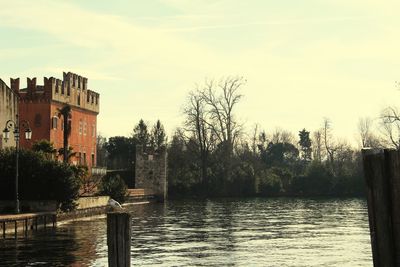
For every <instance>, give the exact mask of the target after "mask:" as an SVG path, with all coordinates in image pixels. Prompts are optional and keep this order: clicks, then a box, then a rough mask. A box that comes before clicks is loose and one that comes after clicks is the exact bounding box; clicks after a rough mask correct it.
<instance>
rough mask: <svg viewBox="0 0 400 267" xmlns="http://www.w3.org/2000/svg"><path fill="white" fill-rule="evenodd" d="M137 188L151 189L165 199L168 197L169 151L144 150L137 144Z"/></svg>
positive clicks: (157, 195)
mask: <svg viewBox="0 0 400 267" xmlns="http://www.w3.org/2000/svg"><path fill="white" fill-rule="evenodd" d="M135 165H136V166H135V188H142V189H146V190H150V191H152V192H153V193H154V195H155V196H156V197H157V198H158V200H159V201H164V200H165V199H166V198H167V152H166V151H165V150H164V151H160V152H152V151H144V149H143V147H142V146H140V145H138V146H136V161H135Z"/></svg>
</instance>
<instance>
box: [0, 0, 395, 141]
mask: <svg viewBox="0 0 400 267" xmlns="http://www.w3.org/2000/svg"><path fill="white" fill-rule="evenodd" d="M0 6H1V9H0V36H1V39H0V62H1V63H0V78H1V79H3V80H4V81H6V82H7V83H9V78H10V77H13V78H16V77H20V78H21V79H22V84H21V86H22V87H24V86H25V85H26V77H38V84H43V77H45V76H46V77H50V76H53V77H56V78H61V79H62V72H63V71H65V72H67V71H71V72H74V73H77V74H79V75H82V76H84V77H87V78H88V79H89V84H88V87H89V89H91V90H94V91H97V92H99V93H100V114H99V116H98V131H99V132H100V133H101V134H102V135H105V136H107V137H110V136H115V135H129V134H130V133H131V132H132V129H133V127H134V126H135V124H137V122H138V121H139V120H140V119H141V118H143V119H144V120H145V121H148V122H150V123H154V122H155V121H156V120H157V119H160V120H161V122H162V123H163V124H164V126H165V128H166V130H167V133H168V134H169V135H170V136H171V135H172V133H173V132H174V129H175V128H176V127H178V126H180V125H181V124H182V122H183V121H184V116H183V114H182V110H183V106H184V103H185V101H186V99H187V95H188V93H189V92H190V91H191V90H193V89H195V88H196V86H197V85H199V86H201V85H202V84H204V81H205V80H206V79H215V80H219V79H221V78H224V77H228V76H236V75H238V76H243V77H244V78H245V79H246V80H247V83H246V84H245V86H244V87H243V88H242V90H241V93H242V94H243V95H244V98H243V99H242V100H241V102H240V104H239V105H238V106H237V113H236V114H237V118H238V119H239V120H240V121H241V122H242V123H244V125H245V127H246V129H247V130H248V131H249V132H250V131H251V129H252V128H253V127H254V125H255V124H256V123H257V124H259V125H260V127H261V128H262V129H265V130H266V131H267V132H272V131H273V130H274V129H276V128H282V129H286V130H290V131H292V132H293V133H295V134H296V133H297V132H298V131H299V130H301V129H303V128H306V129H307V130H309V131H314V130H317V129H318V128H320V127H321V126H322V123H323V118H324V117H326V118H329V119H330V120H331V122H332V128H333V133H334V135H335V136H337V137H338V138H346V139H347V140H349V142H351V143H354V142H355V141H356V138H357V137H356V136H357V123H358V120H359V118H362V117H371V118H373V119H377V118H378V117H379V114H380V112H381V110H382V109H384V108H385V107H388V106H396V105H399V106H400V90H399V87H398V86H396V81H398V80H400V71H399V70H400V16H399V15H398V10H400V2H399V1H392V0H385V1H375V0H373V1H371V0H302V1H299V0H281V1H275V0H249V1H239V0H213V1H211V0H186V1H184V0H149V1H131V0H113V1H105V0H86V1H79V0H69V1H62V0H59V1H51V0H36V1H20V0H13V1H8V0H0Z"/></svg>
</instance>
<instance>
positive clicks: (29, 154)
mask: <svg viewBox="0 0 400 267" xmlns="http://www.w3.org/2000/svg"><path fill="white" fill-rule="evenodd" d="M18 162H19V169H18V170H19V179H18V188H19V198H20V200H56V201H57V202H58V204H59V207H60V209H61V210H63V211H68V210H72V209H74V207H75V200H76V199H77V198H78V193H79V188H80V182H79V179H77V178H76V176H75V175H74V172H73V170H72V169H71V167H70V166H68V165H67V164H64V163H60V162H58V161H53V160H49V159H47V158H46V157H45V156H44V155H43V153H38V152H34V151H30V150H23V149H21V150H20V152H19V161H18ZM0 183H1V185H2V186H1V187H0V199H1V200H14V199H15V195H14V192H15V189H14V188H15V151H14V150H11V149H3V150H0Z"/></svg>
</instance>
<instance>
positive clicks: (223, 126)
mask: <svg viewBox="0 0 400 267" xmlns="http://www.w3.org/2000/svg"><path fill="white" fill-rule="evenodd" d="M245 82H246V81H245V80H244V79H243V78H242V77H228V78H226V79H223V80H221V81H220V82H219V83H218V84H216V83H215V81H209V82H206V85H205V88H204V89H203V90H202V91H200V94H201V98H202V100H203V101H204V103H205V104H206V105H207V106H208V109H207V113H208V117H209V118H210V121H206V123H207V125H208V126H209V127H210V129H211V130H212V131H213V133H214V134H215V136H216V137H217V138H218V140H219V141H220V142H221V143H224V144H226V145H227V148H228V151H229V152H230V153H232V152H233V147H234V144H235V142H236V140H237V138H238V137H239V135H240V134H241V131H242V126H241V125H240V124H239V123H238V121H237V120H236V118H235V116H234V108H235V107H236V105H237V104H238V103H239V101H240V99H241V98H242V95H241V94H240V93H239V89H240V88H241V87H242V86H243V85H244V84H245Z"/></svg>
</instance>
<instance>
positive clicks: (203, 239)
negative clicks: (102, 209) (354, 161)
mask: <svg viewBox="0 0 400 267" xmlns="http://www.w3.org/2000/svg"><path fill="white" fill-rule="evenodd" d="M130 211H131V212H132V216H133V219H132V220H133V221H132V248H131V256H132V265H133V266H279V267H282V266H296V267H300V266H351V267H355V266H363V267H368V266H372V255H371V245H370V236H369V227H368V213H367V205H366V201H365V200H364V199H333V198H329V199H328V198H314V199H310V198H272V199H271V198H269V199H268V198H249V199H245V198H244V199H243V198H242V199H212V200H173V201H172V200H171V201H168V202H167V203H164V204H149V205H140V206H135V207H133V208H132V209H131V210H130ZM74 264H75V266H107V245H106V220H105V217H104V216H100V217H95V218H90V219H85V220H80V221H75V222H71V223H65V224H62V225H60V226H58V227H57V228H56V229H46V230H44V229H42V230H39V231H38V232H36V233H31V234H30V235H29V238H27V239H19V240H17V241H15V240H12V239H7V240H5V241H1V240H0V265H1V266H66V265H74Z"/></svg>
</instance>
